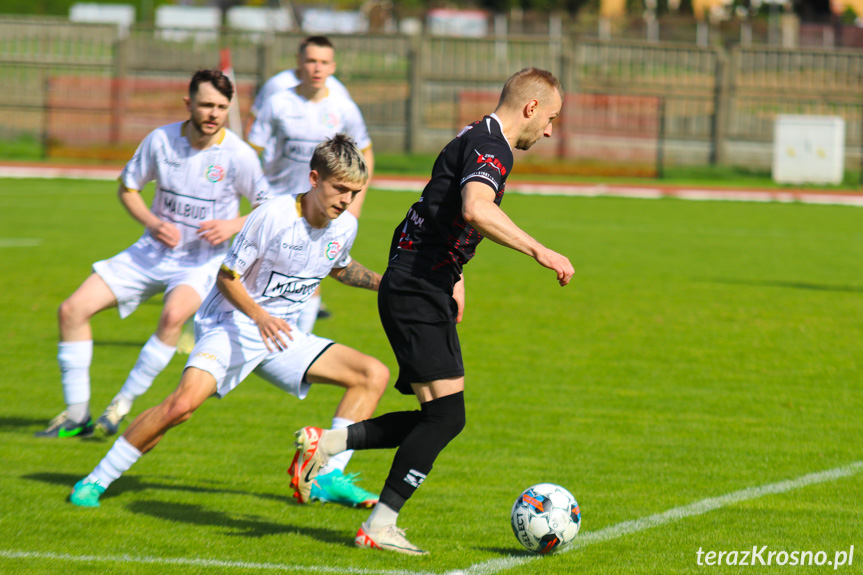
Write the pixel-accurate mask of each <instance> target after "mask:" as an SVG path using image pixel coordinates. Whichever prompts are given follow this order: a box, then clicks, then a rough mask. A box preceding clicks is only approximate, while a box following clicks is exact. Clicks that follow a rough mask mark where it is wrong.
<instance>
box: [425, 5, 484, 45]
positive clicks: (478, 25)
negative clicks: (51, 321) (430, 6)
mask: <svg viewBox="0 0 863 575" xmlns="http://www.w3.org/2000/svg"><path fill="white" fill-rule="evenodd" d="M426 25H427V30H428V31H429V33H430V34H434V35H437V36H469V37H472V38H482V37H483V36H485V35H486V34H488V14H486V13H485V12H483V11H482V10H456V9H452V8H435V9H434V10H429V11H428V14H427V15H426Z"/></svg>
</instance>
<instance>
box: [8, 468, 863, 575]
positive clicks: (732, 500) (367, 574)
mask: <svg viewBox="0 0 863 575" xmlns="http://www.w3.org/2000/svg"><path fill="white" fill-rule="evenodd" d="M861 471H863V461H855V462H854V463H849V464H848V465H843V466H841V467H836V468H834V469H829V470H827V471H819V472H816V473H810V474H809V475H803V476H801V477H797V478H795V479H787V480H785V481H779V482H777V483H769V484H767V485H761V486H759V487H748V488H746V489H741V490H740V491H733V492H731V493H727V494H725V495H720V496H718V497H710V498H708V499H702V500H701V501H696V502H695V503H690V504H689V505H684V506H682V507H675V508H673V509H669V510H668V511H665V512H663V513H657V514H655V515H649V516H647V517H642V518H641V519H635V520H633V521H624V522H623V523H618V524H616V525H611V526H609V527H606V528H605V529H600V530H599V531H589V532H587V533H585V534H583V535H581V536H579V537H578V538H577V539H576V540H575V541H573V542H572V543H571V544H570V545H569V547H567V548H566V549H564V550H563V552H564V553H566V552H568V551H572V550H573V549H580V548H582V547H587V546H588V545H593V544H594V543H603V542H605V541H610V540H612V539H618V538H620V537H623V536H625V535H631V534H633V533H639V532H641V531H645V530H647V529H650V528H652V527H659V526H660V525H667V524H668V523H676V522H677V521H681V520H683V519H686V518H687V517H694V516H696V515H703V514H705V513H709V512H710V511H715V510H716V509H721V508H723V507H728V506H730V505H735V504H737V503H742V502H744V501H751V500H753V499H759V498H761V497H764V496H766V495H775V494H777V493H787V492H788V491H794V490H795V489H801V488H803V487H806V486H809V485H815V484H818V483H828V482H831V481H836V480H837V479H841V478H843V477H851V476H852V475H856V474H858V473H860V472H861ZM0 559H42V560H45V559H48V560H56V561H66V562H77V563H119V564H123V563H139V564H150V565H189V566H194V567H214V568H224V569H249V570H257V571H283V572H296V573H335V574H337V575H433V574H432V573H431V572H429V571H409V570H372V569H360V568H351V567H320V566H308V565H286V564H279V563H251V562H245V561H222V560H217V559H191V558H186V557H176V558H164V557H146V556H135V555H70V554H67V553H50V552H42V551H16V550H3V549H0ZM539 559H541V557H540V556H522V557H505V558H502V559H492V560H490V561H484V562H482V563H477V564H475V565H471V566H470V567H468V568H466V569H457V570H454V571H447V572H446V573H444V575H493V574H495V573H499V572H501V571H506V570H508V569H512V568H514V567H518V566H519V565H523V564H525V563H528V562H530V561H536V560H539Z"/></svg>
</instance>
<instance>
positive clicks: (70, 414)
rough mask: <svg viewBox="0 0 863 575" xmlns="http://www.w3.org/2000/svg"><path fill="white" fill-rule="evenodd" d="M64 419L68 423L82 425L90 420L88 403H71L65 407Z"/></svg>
mask: <svg viewBox="0 0 863 575" xmlns="http://www.w3.org/2000/svg"><path fill="white" fill-rule="evenodd" d="M66 417H67V418H69V421H74V422H76V423H84V422H85V421H87V420H88V419H89V418H90V402H88V401H85V402H83V403H73V404H72V405H67V406H66Z"/></svg>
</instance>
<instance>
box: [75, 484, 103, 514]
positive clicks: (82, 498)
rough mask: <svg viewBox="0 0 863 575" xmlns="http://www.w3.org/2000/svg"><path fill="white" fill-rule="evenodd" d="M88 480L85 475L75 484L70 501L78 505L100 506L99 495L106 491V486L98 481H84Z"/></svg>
mask: <svg viewBox="0 0 863 575" xmlns="http://www.w3.org/2000/svg"><path fill="white" fill-rule="evenodd" d="M86 480H87V478H86V477H85V478H84V479H82V480H81V481H79V482H78V483H76V484H75V487H73V488H72V494H71V495H70V496H69V502H70V503H72V505H77V506H78V507H99V497H101V496H102V494H103V493H105V488H104V487H102V486H101V485H99V482H98V481H93V482H90V483H84V482H85V481H86Z"/></svg>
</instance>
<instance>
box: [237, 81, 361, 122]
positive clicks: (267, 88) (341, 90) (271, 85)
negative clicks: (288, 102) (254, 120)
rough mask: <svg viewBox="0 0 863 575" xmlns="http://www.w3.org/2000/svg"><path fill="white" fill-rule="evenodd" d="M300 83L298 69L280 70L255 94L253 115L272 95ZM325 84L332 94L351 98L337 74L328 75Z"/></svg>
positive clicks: (252, 108)
mask: <svg viewBox="0 0 863 575" xmlns="http://www.w3.org/2000/svg"><path fill="white" fill-rule="evenodd" d="M299 85H300V79H299V78H297V72H296V70H285V71H284V72H279V73H278V74H276V75H275V76H273V77H272V78H270V79H269V80H267V81H266V82H265V83H264V85H263V86H261V90H260V91H259V92H258V94H257V95H256V96H255V101H254V102H253V103H252V107H251V109H250V111H251V112H252V115H254V116H257V115H258V112H260V110H261V108H263V107H264V102H266V101H267V98H269V97H270V96H272V95H274V94H278V93H280V92H284V91H285V90H290V89H291V88H295V87H297V86H299ZM324 86H326V87H327V89H329V91H330V93H331V94H337V95H339V96H344V97H345V98H348V99H350V98H351V95H350V93H349V92H348V89H347V88H345V85H344V84H342V83H341V82H339V81H338V80H337V79H336V77H335V76H329V77H327V80H326V82H325V83H324Z"/></svg>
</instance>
